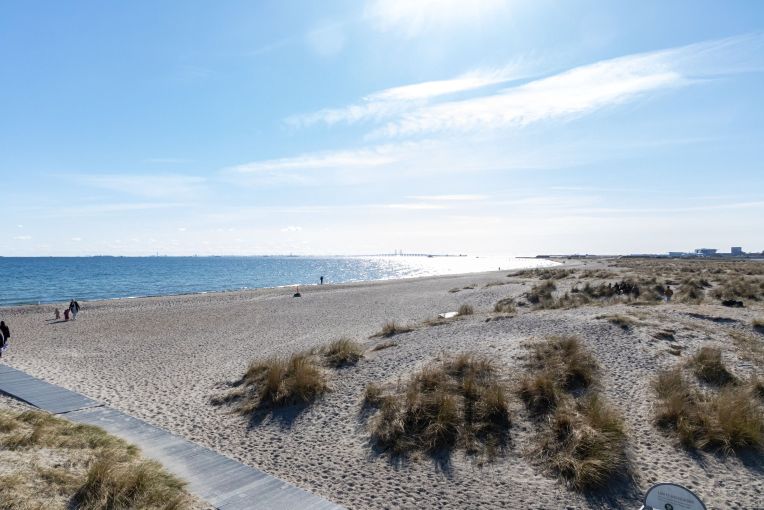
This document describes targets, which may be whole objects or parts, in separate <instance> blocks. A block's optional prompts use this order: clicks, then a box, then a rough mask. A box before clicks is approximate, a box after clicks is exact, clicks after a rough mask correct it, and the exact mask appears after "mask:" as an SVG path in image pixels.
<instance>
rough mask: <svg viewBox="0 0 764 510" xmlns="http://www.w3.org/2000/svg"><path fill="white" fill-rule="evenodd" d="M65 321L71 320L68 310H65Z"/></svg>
mask: <svg viewBox="0 0 764 510" xmlns="http://www.w3.org/2000/svg"><path fill="white" fill-rule="evenodd" d="M64 320H65V321H68V320H69V309H68V308H64Z"/></svg>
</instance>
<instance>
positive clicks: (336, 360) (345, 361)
mask: <svg viewBox="0 0 764 510" xmlns="http://www.w3.org/2000/svg"><path fill="white" fill-rule="evenodd" d="M322 354H323V355H324V358H325V359H326V362H327V363H328V364H329V366H332V367H334V368H341V367H346V366H350V365H355V364H356V363H358V361H359V360H360V359H361V358H363V347H362V346H361V344H359V343H358V342H356V341H354V340H351V339H349V338H340V339H338V340H335V341H333V342H332V343H330V344H329V345H327V346H326V347H324V349H323V350H322Z"/></svg>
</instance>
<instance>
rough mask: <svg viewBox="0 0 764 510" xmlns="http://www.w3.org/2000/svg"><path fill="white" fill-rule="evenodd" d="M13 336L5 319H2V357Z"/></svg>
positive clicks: (0, 345) (0, 334) (0, 355)
mask: <svg viewBox="0 0 764 510" xmlns="http://www.w3.org/2000/svg"><path fill="white" fill-rule="evenodd" d="M10 338H11V330H10V328H8V325H7V324H5V321H0V358H2V357H3V352H4V351H5V350H6V349H7V348H8V340H10Z"/></svg>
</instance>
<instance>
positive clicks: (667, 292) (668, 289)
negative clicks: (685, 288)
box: [663, 285, 674, 303]
mask: <svg viewBox="0 0 764 510" xmlns="http://www.w3.org/2000/svg"><path fill="white" fill-rule="evenodd" d="M663 295H664V296H666V303H668V302H669V301H671V296H673V295H674V291H673V290H671V287H670V286H668V285H666V290H665V291H664V292H663Z"/></svg>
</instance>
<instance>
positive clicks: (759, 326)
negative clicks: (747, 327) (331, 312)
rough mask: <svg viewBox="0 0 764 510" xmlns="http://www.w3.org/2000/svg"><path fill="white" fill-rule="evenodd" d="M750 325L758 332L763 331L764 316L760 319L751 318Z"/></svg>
mask: <svg viewBox="0 0 764 510" xmlns="http://www.w3.org/2000/svg"><path fill="white" fill-rule="evenodd" d="M751 326H753V329H755V330H756V331H758V332H759V333H764V318H762V319H753V320H752V321H751Z"/></svg>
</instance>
